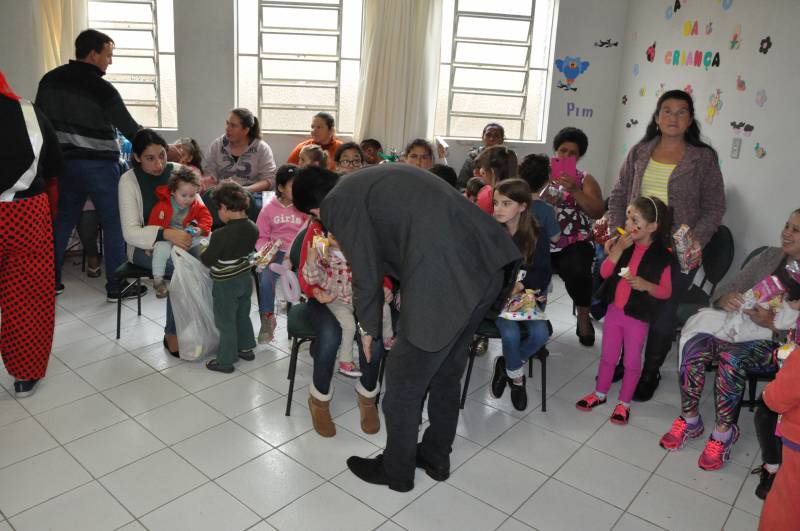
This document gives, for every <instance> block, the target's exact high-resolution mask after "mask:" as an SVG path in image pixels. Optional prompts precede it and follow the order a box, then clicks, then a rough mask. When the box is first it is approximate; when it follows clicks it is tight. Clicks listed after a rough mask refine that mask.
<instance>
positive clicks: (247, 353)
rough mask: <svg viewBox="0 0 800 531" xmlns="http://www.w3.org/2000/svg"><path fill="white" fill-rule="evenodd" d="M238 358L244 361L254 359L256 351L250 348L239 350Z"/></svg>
mask: <svg viewBox="0 0 800 531" xmlns="http://www.w3.org/2000/svg"><path fill="white" fill-rule="evenodd" d="M239 358H241V359H243V360H244V361H253V360H254V359H256V353H255V352H253V351H252V350H240V351H239Z"/></svg>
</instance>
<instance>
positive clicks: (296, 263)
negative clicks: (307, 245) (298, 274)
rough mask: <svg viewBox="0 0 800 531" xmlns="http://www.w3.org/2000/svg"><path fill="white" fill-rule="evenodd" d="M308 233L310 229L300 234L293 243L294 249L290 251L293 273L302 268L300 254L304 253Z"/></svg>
mask: <svg viewBox="0 0 800 531" xmlns="http://www.w3.org/2000/svg"><path fill="white" fill-rule="evenodd" d="M306 232H308V227H306V228H305V229H303V230H301V231H300V232H298V233H297V236H295V238H294V241H293V242H292V247H291V248H290V249H289V260H291V261H292V270H293V271H297V270H298V269H299V268H300V254H301V252H302V251H303V240H304V239H305V238H306Z"/></svg>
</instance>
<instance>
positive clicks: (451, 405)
mask: <svg viewBox="0 0 800 531" xmlns="http://www.w3.org/2000/svg"><path fill="white" fill-rule="evenodd" d="M502 284H503V273H502V272H501V271H498V272H496V273H494V274H493V275H492V278H491V281H490V282H489V286H488V288H487V290H486V293H485V294H484V296H483V297H482V299H481V302H480V303H479V304H478V305H477V307H476V308H475V310H474V311H473V312H472V315H471V316H470V318H469V320H468V321H467V322H465V323H464V328H463V329H462V330H461V332H460V333H458V334H457V335H456V336H455V337H454V338H453V339H452V341H450V343H449V344H448V345H446V346H445V347H444V348H443V349H442V350H440V351H438V352H426V351H424V350H421V349H419V348H417V347H416V346H414V345H413V344H411V342H410V341H409V340H408V338H407V337H406V335H405V333H404V331H403V329H402V328H401V329H400V330H399V332H400V333H399V334H398V336H397V342H396V343H395V344H394V347H393V348H392V353H391V355H390V356H389V359H388V360H387V362H386V373H385V377H386V393H385V395H384V398H383V413H384V415H385V416H386V436H387V438H386V450H385V451H384V453H383V468H384V471H385V472H386V475H387V476H389V477H390V478H392V479H395V480H397V481H413V479H414V470H415V466H416V465H415V458H416V453H417V435H418V433H419V431H418V430H419V424H420V415H421V411H422V404H423V402H424V400H425V394H426V392H427V393H429V397H428V418H429V420H430V426H428V428H427V429H426V430H425V434H424V435H423V437H422V444H421V447H420V452H421V453H422V455H423V457H424V458H425V459H426V460H427V461H428V462H429V463H432V464H434V465H435V466H437V467H447V468H449V466H450V452H451V451H452V449H453V439H454V438H455V436H456V427H457V425H458V411H459V410H458V406H459V398H460V394H461V376H462V374H463V373H464V367H465V366H466V364H467V351H468V348H469V343H470V341H472V336H473V334H474V333H475V330H477V328H478V325H479V324H480V323H481V321H482V320H483V319H484V317H485V316H486V313H487V311H488V310H489V308H490V307H491V305H492V303H493V302H494V301H495V299H496V298H497V296H498V294H499V293H500V289H501V287H502Z"/></svg>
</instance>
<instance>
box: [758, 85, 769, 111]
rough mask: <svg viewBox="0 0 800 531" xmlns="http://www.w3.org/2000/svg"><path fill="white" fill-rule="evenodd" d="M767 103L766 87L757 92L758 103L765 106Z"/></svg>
mask: <svg viewBox="0 0 800 531" xmlns="http://www.w3.org/2000/svg"><path fill="white" fill-rule="evenodd" d="M765 103H767V91H766V90H765V89H761V90H759V91H758V92H756V105H758V106H759V107H763V106H764V104H765Z"/></svg>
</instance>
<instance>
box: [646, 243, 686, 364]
mask: <svg viewBox="0 0 800 531" xmlns="http://www.w3.org/2000/svg"><path fill="white" fill-rule="evenodd" d="M670 267H671V271H670V273H671V281H672V295H671V296H670V298H669V299H667V300H666V301H659V303H658V304H656V305H655V306H654V309H653V317H652V320H651V321H650V332H649V334H648V335H647V344H646V345H645V349H644V366H643V367H642V379H649V378H655V377H656V374H657V373H658V370H659V369H660V368H661V365H663V364H664V360H665V359H666V357H667V354H669V351H670V349H671V348H672V341H673V340H674V339H675V331H676V330H677V329H678V304H680V301H681V300H682V299H683V297H684V295H686V292H687V291H688V290H689V288H690V287H691V286H692V282H694V276H695V275H696V274H697V269H692V270H691V271H689V272H688V273H681V266H680V265H679V264H678V260H677V259H675V258H673V259H672V264H671V265H670Z"/></svg>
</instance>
